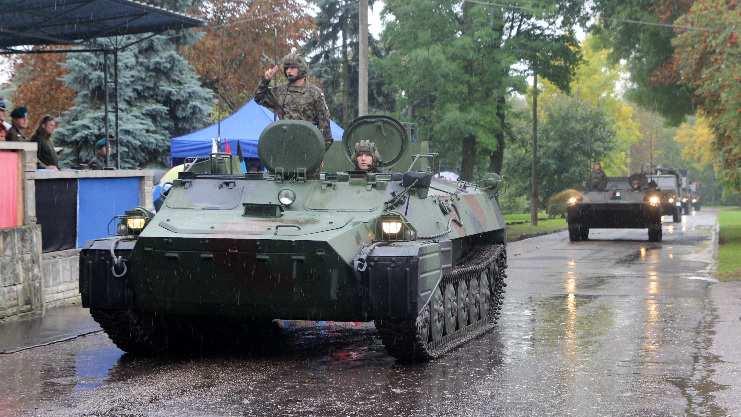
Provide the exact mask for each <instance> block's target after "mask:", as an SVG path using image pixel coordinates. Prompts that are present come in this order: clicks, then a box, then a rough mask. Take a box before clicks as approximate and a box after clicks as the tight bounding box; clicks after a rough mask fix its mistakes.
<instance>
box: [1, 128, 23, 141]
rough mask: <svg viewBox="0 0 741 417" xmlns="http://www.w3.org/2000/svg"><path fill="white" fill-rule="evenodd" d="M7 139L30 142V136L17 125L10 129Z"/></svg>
mask: <svg viewBox="0 0 741 417" xmlns="http://www.w3.org/2000/svg"><path fill="white" fill-rule="evenodd" d="M5 140H7V141H8V142H28V138H27V137H26V136H25V135H23V132H21V130H20V129H18V127H16V126H15V125H13V126H12V127H11V128H10V129H9V130H8V133H7V135H6V136H5Z"/></svg>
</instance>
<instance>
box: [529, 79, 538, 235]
mask: <svg viewBox="0 0 741 417" xmlns="http://www.w3.org/2000/svg"><path fill="white" fill-rule="evenodd" d="M530 177H531V181H532V183H531V187H532V194H531V195H530V223H531V224H532V225H533V226H537V225H538V201H539V200H540V198H539V197H538V73H537V72H533V161H532V166H531V167H530Z"/></svg>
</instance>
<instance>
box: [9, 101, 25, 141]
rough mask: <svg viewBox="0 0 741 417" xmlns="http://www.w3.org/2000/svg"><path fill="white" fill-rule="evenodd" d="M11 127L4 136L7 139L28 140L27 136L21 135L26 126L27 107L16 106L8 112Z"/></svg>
mask: <svg viewBox="0 0 741 417" xmlns="http://www.w3.org/2000/svg"><path fill="white" fill-rule="evenodd" d="M10 119H11V125H12V126H11V127H10V129H9V130H8V135H7V137H6V138H5V139H6V140H8V141H11V142H12V141H15V142H28V138H27V137H26V136H25V135H23V130H24V129H27V128H28V109H27V108H25V107H23V106H21V107H16V108H15V109H13V111H12V112H10Z"/></svg>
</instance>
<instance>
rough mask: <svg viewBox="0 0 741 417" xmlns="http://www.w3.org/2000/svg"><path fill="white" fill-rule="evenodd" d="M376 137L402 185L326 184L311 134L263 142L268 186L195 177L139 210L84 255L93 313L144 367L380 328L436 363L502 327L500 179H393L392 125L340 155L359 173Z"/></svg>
mask: <svg viewBox="0 0 741 417" xmlns="http://www.w3.org/2000/svg"><path fill="white" fill-rule="evenodd" d="M361 139H366V140H371V141H373V142H375V143H376V145H377V147H378V150H379V151H380V154H381V163H380V166H381V167H382V170H383V169H386V170H388V172H355V171H349V172H320V170H321V166H322V160H323V156H324V153H325V146H324V141H323V139H322V135H321V133H320V132H319V130H318V129H316V128H315V127H314V126H313V125H311V124H310V123H306V122H302V121H278V122H276V123H273V124H272V125H270V126H268V127H267V128H266V129H265V131H264V132H263V133H262V135H261V137H260V142H259V155H260V158H261V160H262V163H263V164H264V165H265V166H266V167H267V168H268V171H267V172H265V173H247V174H243V173H241V172H239V170H238V169H235V168H234V167H235V162H236V161H232V160H231V158H230V157H229V156H227V155H212V157H211V158H209V159H207V160H205V161H203V162H199V163H195V164H193V165H192V166H191V167H190V169H189V170H188V171H186V172H182V173H180V174H179V178H178V179H177V180H175V181H174V182H173V184H172V188H171V189H170V190H169V193H168V195H167V197H166V199H165V201H164V203H163V205H162V207H161V209H160V210H159V211H158V212H157V213H156V214H154V215H152V214H151V213H149V212H147V211H146V210H143V209H137V210H133V211H130V212H127V213H126V215H125V216H123V217H122V218H121V220H120V223H119V226H118V229H119V236H116V237H111V238H107V239H100V240H96V241H93V242H90V243H89V244H88V245H87V246H86V247H85V248H84V249H83V250H82V253H81V255H80V292H81V294H82V303H83V306H85V307H89V308H90V311H91V314H92V316H93V317H94V318H95V320H97V321H98V322H99V323H100V324H101V326H102V327H103V329H104V330H105V331H106V332H107V333H108V335H109V336H110V338H111V339H112V340H113V341H114V342H115V343H116V344H117V345H118V346H119V347H120V348H121V349H123V350H125V351H127V352H133V353H144V354H153V353H154V354H156V353H160V352H168V351H177V350H196V349H199V348H201V347H202V346H205V345H208V344H209V343H216V344H219V343H226V342H229V343H236V344H238V345H239V346H249V345H250V344H251V343H254V342H255V341H256V340H257V339H258V338H260V337H264V335H265V333H264V332H263V331H264V329H269V328H270V323H271V322H272V320H273V319H302V320H303V319H306V320H330V321H371V320H374V321H375V324H376V327H377V329H378V332H379V334H380V336H381V338H382V340H383V343H384V345H385V346H386V348H387V350H388V351H389V353H391V355H393V356H395V357H397V358H399V359H400V360H404V361H421V360H428V359H431V358H435V357H437V356H439V355H441V354H443V353H445V352H446V351H448V350H450V349H452V348H454V347H456V346H458V345H460V344H462V343H464V342H465V341H467V340H470V339H471V338H473V337H475V336H477V335H480V334H483V333H484V332H486V331H488V330H490V329H492V328H493V326H494V322H495V320H496V318H497V314H498V312H499V310H500V308H501V303H502V296H503V291H504V286H505V282H504V279H505V267H506V253H505V229H504V225H505V222H504V219H503V217H502V215H501V213H500V210H499V206H498V205H497V201H496V199H495V197H496V194H497V185H498V182H497V181H496V179H493V180H492V181H490V182H488V183H487V184H486V185H480V186H479V185H474V184H470V183H465V182H450V181H446V180H443V179H439V178H436V177H435V176H434V175H433V173H432V172H430V170H421V171H420V170H415V169H414V167H413V168H412V169H410V170H404V171H402V172H392V171H391V168H392V167H394V164H395V163H397V162H398V161H399V160H402V159H403V158H402V157H403V155H404V154H405V152H406V150H407V149H408V148H409V143H408V139H407V135H406V133H405V130H404V129H403V127H402V126H401V125H400V124H399V123H398V122H397V121H396V120H394V119H392V118H389V117H384V116H366V117H363V118H360V119H358V120H356V121H354V122H353V123H352V125H351V126H349V127H348V129H347V130H346V132H345V135H344V137H343V142H342V143H335V144H334V145H333V146H344V148H345V150H346V157H347V159H348V160H349V159H350V154H351V150H352V149H354V144H355V143H356V142H358V141H359V140H361ZM415 159H416V160H415V163H414V164H413V165H414V166H415V167H416V166H422V165H424V163H426V161H428V160H432V161H433V162H434V159H435V155H434V154H430V155H418V156H417V158H415ZM432 165H433V166H434V163H433V164H432ZM261 329H262V330H261Z"/></svg>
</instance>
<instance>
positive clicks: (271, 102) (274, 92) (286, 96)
mask: <svg viewBox="0 0 741 417" xmlns="http://www.w3.org/2000/svg"><path fill="white" fill-rule="evenodd" d="M278 69H279V66H278V65H274V66H273V67H272V68H270V69H268V70H267V71H265V76H264V77H263V79H262V81H260V84H259V85H258V86H257V90H256V91H255V102H257V104H260V105H262V106H265V107H267V108H269V109H271V110H272V111H273V112H275V114H276V115H277V116H278V118H279V119H281V120H284V119H285V120H305V121H307V122H311V123H313V124H314V125H315V126H316V127H318V128H319V130H320V131H321V132H322V135H323V136H324V142H325V145H326V147H327V149H328V148H329V146H330V145H331V144H332V132H331V130H330V128H329V109H328V108H327V102H326V101H325V100H324V93H322V90H321V89H319V87H317V86H314V85H309V84H308V83H307V81H306V74H307V72H308V66H307V65H306V61H304V58H303V57H302V56H301V55H299V54H297V53H290V54H288V55H286V56H285V57H284V58H283V75H285V76H286V78H287V79H288V84H282V85H278V86H275V87H270V81H272V79H273V78H274V77H275V74H276V73H277V72H278Z"/></svg>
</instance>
